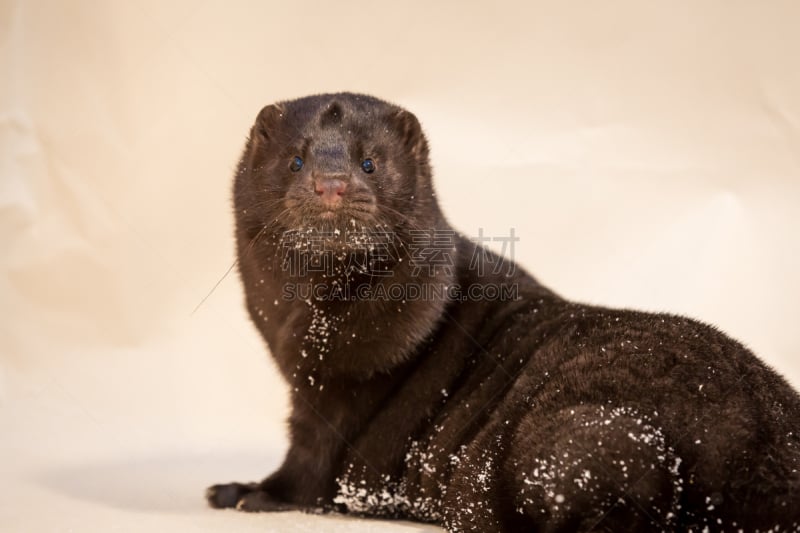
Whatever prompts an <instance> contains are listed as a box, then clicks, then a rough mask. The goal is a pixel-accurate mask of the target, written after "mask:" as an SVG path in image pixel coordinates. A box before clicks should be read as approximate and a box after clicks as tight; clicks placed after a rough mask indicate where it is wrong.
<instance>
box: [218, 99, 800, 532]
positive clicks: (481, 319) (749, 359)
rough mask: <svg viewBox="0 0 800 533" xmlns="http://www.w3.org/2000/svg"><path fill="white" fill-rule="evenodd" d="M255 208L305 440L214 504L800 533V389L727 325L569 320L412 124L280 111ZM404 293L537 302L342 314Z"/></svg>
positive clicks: (522, 525) (250, 149)
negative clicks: (440, 246) (437, 179)
mask: <svg viewBox="0 0 800 533" xmlns="http://www.w3.org/2000/svg"><path fill="white" fill-rule="evenodd" d="M367 159H369V161H370V163H367V162H366V161H367ZM234 199H235V209H236V221H237V243H238V253H239V267H240V271H241V274H242V280H243V282H244V287H245V295H246V300H247V306H248V309H249V312H250V315H251V317H252V319H253V322H254V323H255V325H256V327H257V328H258V329H259V331H260V332H261V333H262V335H263V336H264V339H265V340H266V342H267V344H268V346H269V348H270V352H271V353H272V355H273V357H274V358H275V360H276V361H277V363H278V366H279V368H280V370H281V372H282V373H283V375H284V377H285V378H286V379H287V381H288V382H289V384H290V386H291V394H292V398H291V405H292V414H291V416H290V419H289V428H290V437H291V445H290V449H289V451H288V453H287V456H286V459H285V461H284V464H283V465H282V466H281V467H280V468H279V469H278V470H277V471H276V472H275V473H273V474H272V475H271V476H269V477H268V478H266V479H265V480H264V481H263V482H260V483H248V484H239V483H231V484H224V485H215V486H214V487H212V488H211V489H209V492H208V498H209V502H210V503H211V505H213V506H215V507H233V506H236V507H237V508H239V509H242V510H247V511H279V510H291V509H301V510H311V509H320V508H321V509H337V510H342V511H347V512H350V513H358V514H364V515H370V516H383V517H398V518H410V519H416V520H422V521H427V522H433V523H438V524H441V525H442V526H444V527H445V528H446V529H447V530H448V531H451V532H461V531H478V532H502V533H510V532H517V531H520V532H522V531H590V530H608V531H624V530H631V531H632V530H654V531H661V530H686V529H688V528H697V529H703V528H704V527H708V528H709V529H710V530H736V529H739V528H741V529H743V530H745V531H751V530H755V529H760V530H767V529H769V528H772V527H774V526H780V528H781V530H782V531H783V530H787V529H797V528H798V526H799V525H800V508H798V506H797V503H798V501H799V500H800V473H799V472H798V469H800V435H798V434H797V432H798V431H800V398H798V394H797V393H796V392H795V391H794V390H793V389H792V388H791V387H790V386H789V385H788V384H787V383H786V382H785V381H784V380H783V379H782V378H781V377H780V376H778V375H777V374H776V373H775V372H773V371H772V370H771V369H769V368H768V367H767V366H765V365H764V364H763V363H762V362H760V361H759V360H758V359H757V358H756V357H755V356H754V355H753V354H752V353H751V352H750V351H748V350H747V349H746V348H745V347H743V346H742V345H741V344H739V343H738V342H736V341H734V340H731V339H730V338H729V337H727V336H725V335H724V334H722V333H721V332H719V331H718V330H716V329H714V328H712V327H710V326H707V325H704V324H701V323H699V322H696V321H694V320H690V319H686V318H683V317H677V316H671V315H661V314H648V313H642V312H636V311H629V310H613V309H605V308H600V307H591V306H585V305H580V304H576V303H572V302H569V301H566V300H564V299H563V298H561V297H559V296H558V295H556V294H554V293H553V292H551V291H550V290H548V289H547V288H545V287H543V286H541V285H540V284H539V283H537V282H536V280H535V279H533V278H532V277H531V276H530V275H528V274H527V273H525V272H524V271H522V269H521V268H519V267H517V266H515V265H513V263H509V262H505V263H504V262H503V260H502V259H501V258H499V257H497V256H495V255H493V254H491V253H489V252H486V251H485V250H482V249H481V248H479V247H477V245H476V244H474V243H472V242H470V241H469V240H467V239H464V238H462V237H461V236H460V235H458V234H457V233H455V232H453V231H452V230H451V228H450V227H449V226H448V224H447V222H446V220H445V219H444V217H443V216H442V214H441V211H440V209H439V207H438V205H437V203H436V201H435V196H434V193H433V189H432V185H431V172H430V167H429V163H428V151H427V144H426V141H425V138H424V135H423V134H422V131H421V130H420V127H419V124H418V122H417V121H416V119H415V118H414V116H413V115H411V114H410V113H408V112H407V111H404V110H402V109H400V108H398V107H396V106H393V105H391V104H387V103H385V102H382V101H380V100H377V99H374V98H371V97H367V96H363V95H353V94H332V95H321V96H315V97H308V98H303V99H299V100H294V101H289V102H283V103H280V104H277V105H273V106H268V107H266V108H265V109H264V110H262V112H261V114H260V115H259V117H258V120H257V122H256V124H255V126H254V127H253V130H252V131H251V135H250V138H249V140H248V143H247V147H246V149H245V152H244V155H243V156H242V160H241V163H240V166H239V171H238V173H237V176H236V181H235V188H234ZM376 230H380V231H376ZM433 234H438V235H448V236H450V239H451V240H450V241H448V243H447V246H446V250H444V251H446V256H447V258H448V261H446V262H435V261H434V259H433V257H434V256H436V255H437V254H430V253H428V254H424V253H423V254H420V253H418V251H419V250H417V249H416V248H415V246H418V245H419V243H420V237H421V236H422V237H425V236H427V237H428V240H427V241H426V242H427V243H428V244H429V245H430V243H431V240H430V237H431V235H433ZM353 235H357V236H358V237H357V238H353ZM376 235H382V236H383V237H380V238H379V237H376ZM387 235H388V237H387ZM383 238H386V239H388V240H389V241H391V247H384V245H385V244H386V240H381V239H383ZM423 240H424V239H423ZM415 243H416V244H415ZM379 248H380V249H384V251H385V250H389V251H390V252H391V253H388V254H385V253H384V254H376V253H375V250H376V249H379ZM429 251H430V250H429ZM438 251H440V252H441V251H442V250H438ZM327 252H330V253H327ZM438 257H441V254H438ZM320 258H324V260H325V261H327V263H325V265H326V268H324V269H320V268H312V267H318V266H319V265H320V264H321V263H320V261H319V260H320ZM353 265H357V266H355V267H354V266H353ZM498 265H500V266H501V267H502V268H497V266H498ZM381 272H382V273H383V274H381ZM384 274H385V275H384ZM391 284H395V285H401V286H408V285H415V286H426V287H449V288H452V287H460V288H462V289H464V288H467V287H487V286H492V287H512V288H513V289H514V292H513V298H480V299H476V298H460V297H456V296H457V294H456V295H454V294H455V293H447V292H446V291H445V293H446V294H450V296H444V295H442V296H441V297H438V298H405V299H391V298H390V299H386V298H374V297H363V295H364V294H366V293H357V291H354V292H353V293H351V294H361V295H362V297H358V296H355V297H353V298H341V297H339V298H331V297H330V296H331V294H332V293H333V292H335V291H337V290H338V291H341V290H342V289H343V288H355V287H359V286H361V287H368V288H369V289H370V290H372V291H374V290H375V289H376V288H379V287H386V286H389V285H391ZM301 286H307V287H320V286H323V287H324V288H325V290H324V291H321V292H319V293H313V295H305V296H304V297H300V296H298V294H299V293H298V292H296V291H297V288H298V287H301ZM287 287H293V288H292V290H288V289H287ZM338 294H340V295H341V293H338ZM369 294H375V293H374V292H370V293H369ZM443 294H444V293H443Z"/></svg>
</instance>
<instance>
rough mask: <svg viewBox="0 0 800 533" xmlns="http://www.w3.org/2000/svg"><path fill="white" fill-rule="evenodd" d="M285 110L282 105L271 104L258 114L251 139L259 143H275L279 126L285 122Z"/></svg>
mask: <svg viewBox="0 0 800 533" xmlns="http://www.w3.org/2000/svg"><path fill="white" fill-rule="evenodd" d="M283 112H284V109H283V107H282V106H281V105H280V104H271V105H268V106H266V107H264V109H262V110H261V111H260V112H259V113H258V117H256V122H255V124H253V128H252V130H251V132H250V133H251V135H250V138H251V140H253V141H255V142H259V143H265V142H269V141H274V140H275V137H276V132H277V130H278V125H279V124H280V123H281V121H282V120H283Z"/></svg>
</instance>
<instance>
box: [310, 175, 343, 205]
mask: <svg viewBox="0 0 800 533" xmlns="http://www.w3.org/2000/svg"><path fill="white" fill-rule="evenodd" d="M345 189H347V183H345V182H344V181H342V180H339V179H330V178H326V179H318V180H315V181H314V190H315V191H316V192H317V195H319V197H320V200H322V203H323V204H325V205H326V206H328V207H333V206H336V205H338V204H339V203H340V202H341V201H342V195H343V194H344V191H345Z"/></svg>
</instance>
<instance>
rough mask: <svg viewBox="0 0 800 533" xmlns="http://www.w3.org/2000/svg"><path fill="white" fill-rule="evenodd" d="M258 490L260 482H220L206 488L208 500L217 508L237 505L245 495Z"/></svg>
mask: <svg viewBox="0 0 800 533" xmlns="http://www.w3.org/2000/svg"><path fill="white" fill-rule="evenodd" d="M257 490H258V483H220V484H219V485H212V486H210V487H208V488H207V489H206V501H208V504H209V505H210V506H211V507H214V508H215V509H226V508H229V507H236V506H237V504H238V503H239V500H241V499H242V498H243V497H244V496H246V495H247V494H250V493H251V492H254V491H257Z"/></svg>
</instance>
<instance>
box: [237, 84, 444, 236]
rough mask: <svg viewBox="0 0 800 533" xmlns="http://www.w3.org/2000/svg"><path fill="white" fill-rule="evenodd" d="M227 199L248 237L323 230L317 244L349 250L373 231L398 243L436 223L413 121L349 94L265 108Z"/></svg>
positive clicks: (423, 148)
mask: <svg viewBox="0 0 800 533" xmlns="http://www.w3.org/2000/svg"><path fill="white" fill-rule="evenodd" d="M234 202H235V208H236V217H237V224H238V225H239V229H240V231H244V235H243V236H244V237H245V238H249V239H255V238H257V237H263V238H265V239H269V240H272V241H273V242H276V243H277V242H280V241H282V240H283V239H285V238H286V235H293V236H294V238H295V239H296V238H298V237H300V238H302V236H304V235H305V236H316V237H319V236H323V237H324V240H323V241H322V242H323V243H328V244H329V245H332V246H337V247H344V248H346V247H348V246H356V245H357V244H358V243H360V244H362V245H363V244H364V238H363V235H365V234H369V232H373V231H381V232H390V233H392V234H393V235H395V236H396V237H397V238H400V239H401V240H405V239H407V238H408V236H409V234H410V232H413V231H420V230H427V229H430V228H433V227H436V225H437V224H438V223H439V222H440V220H441V214H440V211H439V208H438V205H437V203H436V200H435V198H434V194H433V188H432V184H431V171H430V165H429V162H428V145H427V141H426V140H425V136H424V134H423V133H422V129H421V128H420V125H419V122H418V121H417V119H416V117H414V115H413V114H411V113H409V112H408V111H406V110H404V109H402V108H400V107H397V106H394V105H392V104H389V103H386V102H383V101H381V100H378V99H376V98H373V97H370V96H365V95H357V94H350V93H341V94H327V95H319V96H310V97H306V98H300V99H298V100H291V101H285V102H280V103H277V104H273V105H268V106H266V107H265V108H264V109H262V110H261V112H260V113H259V114H258V117H257V119H256V122H255V124H254V125H253V127H252V129H251V131H250V137H249V139H248V142H247V146H246V148H245V152H244V155H243V156H242V160H241V163H240V165H239V171H238V174H237V176H236V182H235V186H234ZM354 235H356V236H358V235H361V237H356V238H353V236H354ZM317 242H320V241H319V240H317Z"/></svg>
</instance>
